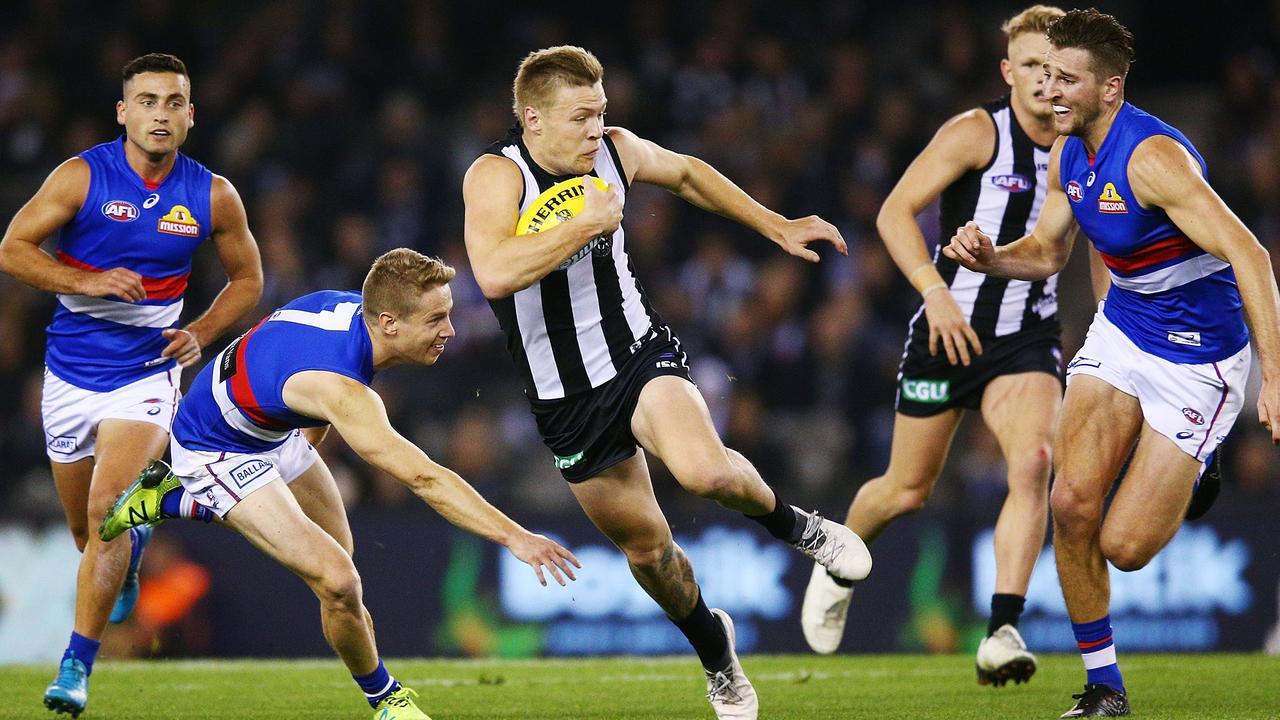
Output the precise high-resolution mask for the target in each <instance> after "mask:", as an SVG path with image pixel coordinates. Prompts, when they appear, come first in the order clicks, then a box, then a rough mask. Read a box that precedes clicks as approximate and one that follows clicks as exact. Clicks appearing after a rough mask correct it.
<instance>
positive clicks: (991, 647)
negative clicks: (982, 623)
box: [975, 624, 1036, 687]
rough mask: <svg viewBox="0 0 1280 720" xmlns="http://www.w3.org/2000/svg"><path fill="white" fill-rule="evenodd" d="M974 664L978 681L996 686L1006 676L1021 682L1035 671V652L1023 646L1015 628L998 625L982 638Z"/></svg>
mask: <svg viewBox="0 0 1280 720" xmlns="http://www.w3.org/2000/svg"><path fill="white" fill-rule="evenodd" d="M975 664H976V665H977V668H978V684H979V685H995V686H997V687H1000V686H1003V685H1004V684H1005V683H1007V682H1009V681H1010V680H1012V681H1013V682H1014V683H1015V684H1021V683H1024V682H1027V681H1028V680H1030V679H1031V676H1032V675H1035V674H1036V656H1035V655H1032V654H1031V652H1030V651H1029V650H1027V644H1026V643H1025V642H1023V641H1022V635H1020V634H1018V629H1017V628H1016V627H1014V626H1012V625H1009V624H1005V625H1001V626H1000V627H998V628H996V631H995V632H994V633H992V634H991V636H990V637H986V638H983V640H982V643H981V644H980V645H978V660H977V662H976V663H975Z"/></svg>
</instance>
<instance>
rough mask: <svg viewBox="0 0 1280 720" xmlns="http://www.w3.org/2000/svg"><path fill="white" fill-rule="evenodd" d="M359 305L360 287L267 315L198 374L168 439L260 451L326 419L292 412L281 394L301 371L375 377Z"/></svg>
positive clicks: (197, 446)
mask: <svg viewBox="0 0 1280 720" xmlns="http://www.w3.org/2000/svg"><path fill="white" fill-rule="evenodd" d="M360 308H361V298H360V293H354V292H337V291H333V290H324V291H321V292H317V293H312V294H310V295H304V296H302V297H300V298H298V299H297V300H294V301H293V302H291V303H289V304H288V305H285V306H284V307H282V308H280V309H279V310H276V311H275V312H273V313H271V314H270V315H268V316H267V317H266V318H265V319H263V321H262V322H260V323H258V324H257V326H255V327H254V328H253V329H252V330H250V331H249V332H247V333H245V334H244V335H241V336H240V337H238V338H236V339H235V340H233V341H232V342H231V344H230V345H228V346H227V348H226V349H225V350H223V351H222V352H221V353H219V354H218V356H217V357H215V358H214V359H213V360H212V361H211V362H210V363H209V364H208V365H205V366H204V369H203V370H201V371H200V374H199V375H197V376H196V379H195V381H194V382H192V383H191V389H190V391H188V392H187V396H186V397H184V398H183V399H182V403H181V404H180V405H179V406H178V414H177V416H175V417H174V419H173V438H174V439H175V440H177V441H178V443H179V444H181V445H182V446H183V447H184V448H187V449H188V450H204V451H206V452H224V451H225V452H237V453H248V452H261V451H263V450H269V449H271V448H273V447H276V446H277V445H279V444H280V443H282V442H284V441H285V439H286V438H287V437H289V434H290V433H291V432H293V431H294V430H295V429H297V428H304V427H319V426H321V425H326V424H328V423H327V421H325V420H317V419H315V418H310V417H307V416H305V415H299V414H298V413H295V412H293V411H292V410H290V409H289V408H288V407H287V406H286V405H285V404H284V398H283V397H282V396H281V394H282V393H283V392H284V384H285V381H286V380H288V379H289V378H290V377H292V376H293V375H294V374H295V373H299V372H303V371H304V370H325V371H328V372H333V373H337V374H339V375H345V376H347V377H349V378H352V379H354V380H357V381H359V382H362V383H364V384H365V385H368V384H369V383H370V382H372V381H373V344H372V343H371V342H370V341H369V331H368V329H366V328H365V325H364V317H363V315H362V314H361V312H360Z"/></svg>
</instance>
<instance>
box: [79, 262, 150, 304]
mask: <svg viewBox="0 0 1280 720" xmlns="http://www.w3.org/2000/svg"><path fill="white" fill-rule="evenodd" d="M76 292H77V293H79V294H80V295H88V296H89V297H111V296H113V295H114V296H115V297H118V298H121V299H123V300H127V301H129V302H138V301H139V300H146V299H147V291H146V288H144V287H142V276H141V275H139V274H138V273H136V272H134V271H132V270H130V269H128V268H122V267H118V268H112V269H110V270H104V271H102V272H85V273H84V276H83V278H82V279H81V280H80V282H79V286H78V287H77V288H76Z"/></svg>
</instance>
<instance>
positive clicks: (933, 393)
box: [902, 378, 951, 403]
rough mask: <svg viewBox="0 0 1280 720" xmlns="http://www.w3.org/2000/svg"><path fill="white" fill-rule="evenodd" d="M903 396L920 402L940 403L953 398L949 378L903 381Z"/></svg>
mask: <svg viewBox="0 0 1280 720" xmlns="http://www.w3.org/2000/svg"><path fill="white" fill-rule="evenodd" d="M902 397H904V398H906V399H908V400H913V401H915V402H920V403H940V402H946V401H947V400H950V399H951V381H949V380H907V379H905V378H904V379H903V381H902Z"/></svg>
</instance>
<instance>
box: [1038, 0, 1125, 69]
mask: <svg viewBox="0 0 1280 720" xmlns="http://www.w3.org/2000/svg"><path fill="white" fill-rule="evenodd" d="M1045 35H1047V36H1048V38H1049V44H1050V45H1052V46H1053V47H1056V48H1080V49H1081V50H1088V51H1089V55H1090V56H1091V57H1092V62H1091V63H1090V70H1092V71H1093V74H1095V75H1098V76H1100V78H1109V77H1114V76H1116V75H1119V76H1120V77H1124V76H1125V75H1127V74H1129V64H1130V63H1132V62H1133V58H1134V53H1133V33H1131V32H1129V28H1126V27H1125V26H1123V25H1121V24H1120V21H1118V20H1116V19H1115V18H1114V17H1112V16H1111V15H1108V14H1106V13H1104V12H1100V11H1099V10H1098V9H1097V8H1089V9H1088V10H1072V11H1070V12H1068V13H1067V14H1066V15H1063V16H1062V17H1060V18H1058V19H1057V20H1055V21H1054V22H1053V24H1052V25H1050V26H1049V29H1048V30H1046V31H1045Z"/></svg>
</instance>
